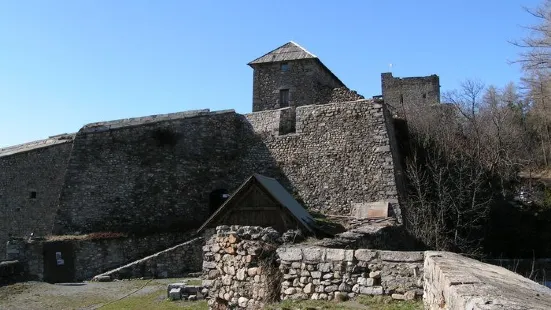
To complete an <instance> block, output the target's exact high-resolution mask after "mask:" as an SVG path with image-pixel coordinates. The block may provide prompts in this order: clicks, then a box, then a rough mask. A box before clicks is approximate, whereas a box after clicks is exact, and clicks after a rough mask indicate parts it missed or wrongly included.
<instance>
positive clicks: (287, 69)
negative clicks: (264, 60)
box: [280, 62, 289, 72]
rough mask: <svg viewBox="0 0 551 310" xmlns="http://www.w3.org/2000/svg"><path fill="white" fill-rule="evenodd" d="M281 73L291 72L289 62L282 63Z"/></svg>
mask: <svg viewBox="0 0 551 310" xmlns="http://www.w3.org/2000/svg"><path fill="white" fill-rule="evenodd" d="M280 68H281V71H283V72H285V71H289V63H288V62H282V63H281V65H280Z"/></svg>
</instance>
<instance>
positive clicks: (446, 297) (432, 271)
mask: <svg viewBox="0 0 551 310" xmlns="http://www.w3.org/2000/svg"><path fill="white" fill-rule="evenodd" d="M424 270H425V273H424V303H425V309H430V310H436V309H449V310H463V309H469V310H490V309H500V310H501V309H503V310H528V309H534V310H544V309H546V310H547V309H551V289H549V288H547V287H545V286H543V285H540V284H538V283H536V282H534V281H531V280H530V279H528V278H525V277H523V276H521V275H519V274H516V273H514V272H512V271H509V270H507V269H505V268H503V267H498V266H494V265H490V264H485V263H482V262H480V261H477V260H474V259H471V258H467V257H464V256H461V255H459V254H455V253H450V252H432V251H429V252H426V254H425V264H424Z"/></svg>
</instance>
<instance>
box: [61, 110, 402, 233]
mask: <svg viewBox="0 0 551 310" xmlns="http://www.w3.org/2000/svg"><path fill="white" fill-rule="evenodd" d="M287 109H292V108H287ZM287 109H280V110H271V111H262V112H255V113H251V114H247V115H240V114H237V113H235V112H233V111H222V112H200V113H198V114H195V115H194V114H188V115H185V116H180V117H177V118H173V119H170V120H166V119H160V120H158V121H155V122H146V123H143V124H139V122H135V123H138V124H133V123H132V122H131V121H129V122H127V123H129V124H130V125H122V124H121V125H119V126H113V124H111V125H110V126H111V127H108V125H109V124H99V125H97V126H86V127H84V128H83V129H82V130H81V131H79V132H78V133H77V135H76V137H75V141H74V143H73V151H72V154H71V157H70V159H69V165H68V169H67V172H66V174H65V180H64V185H63V188H62V190H61V195H60V203H59V205H60V208H59V211H58V216H57V217H56V223H55V224H56V225H55V229H54V233H56V234H72V233H89V232H94V231H114V232H132V233H147V232H148V231H155V232H159V231H168V230H178V229H182V228H185V229H193V228H196V227H197V226H198V225H200V224H201V223H202V222H203V221H204V220H206V218H207V217H208V216H209V215H210V213H209V208H208V205H209V194H210V193H211V192H212V191H214V190H216V189H220V188H223V189H226V190H228V191H229V192H232V191H233V190H235V189H236V188H237V187H238V186H239V185H240V184H241V183H242V182H243V181H244V180H245V179H246V178H247V177H249V176H250V175H252V174H253V173H260V174H265V175H267V176H271V177H275V178H276V179H278V180H280V182H281V183H282V184H283V185H284V186H286V187H287V188H288V189H289V190H290V192H291V193H293V194H294V195H295V196H297V197H299V198H301V199H302V201H303V202H304V205H305V206H306V207H308V208H310V209H314V210H318V211H321V212H323V213H332V214H349V212H350V208H351V205H352V204H353V203H361V202H371V201H379V200H389V201H392V202H397V200H398V195H397V194H398V193H397V189H396V181H395V169H394V163H393V157H392V152H393V150H392V149H391V140H392V139H393V137H392V136H389V135H388V134H387V128H386V126H387V122H388V121H389V120H386V119H385V114H384V112H383V110H384V106H383V105H381V104H378V103H374V102H372V101H371V100H357V101H353V102H343V103H331V104H324V105H312V106H301V107H298V108H296V119H295V122H294V124H295V126H296V132H295V133H288V134H285V133H283V134H282V133H281V131H280V129H281V128H282V127H284V126H287V125H286V124H288V122H289V120H288V119H286V117H288V114H285V112H286V110H287ZM394 151H395V150H394Z"/></svg>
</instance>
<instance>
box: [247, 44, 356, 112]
mask: <svg viewBox="0 0 551 310" xmlns="http://www.w3.org/2000/svg"><path fill="white" fill-rule="evenodd" d="M248 65H249V66H251V67H252V68H253V69H254V78H253V112H256V111H265V110H273V109H280V108H286V107H298V106H304V105H311V104H317V103H319V102H321V101H323V103H327V102H328V101H327V100H325V99H324V98H321V97H324V96H326V95H330V93H331V92H332V90H333V89H335V88H346V87H345V85H344V83H343V82H341V80H339V78H338V77H337V76H335V75H334V74H333V73H332V72H331V70H329V69H328V68H327V67H326V66H325V65H324V64H323V63H322V62H321V61H320V59H319V58H318V57H316V56H315V55H314V54H312V53H310V52H308V51H307V50H306V49H304V48H303V47H302V46H300V45H298V44H297V43H295V42H292V41H291V42H288V43H285V44H284V45H282V46H280V47H278V48H276V49H274V50H272V51H270V52H269V53H267V54H264V55H263V56H261V57H259V58H257V59H255V60H253V61H251V62H249V63H248ZM356 99H358V98H356ZM354 100H355V99H354Z"/></svg>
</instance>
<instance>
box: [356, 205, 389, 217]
mask: <svg viewBox="0 0 551 310" xmlns="http://www.w3.org/2000/svg"><path fill="white" fill-rule="evenodd" d="M388 210H389V203H388V201H376V202H360V203H353V204H352V209H351V215H352V216H353V217H355V218H358V219H367V218H386V217H388Z"/></svg>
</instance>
